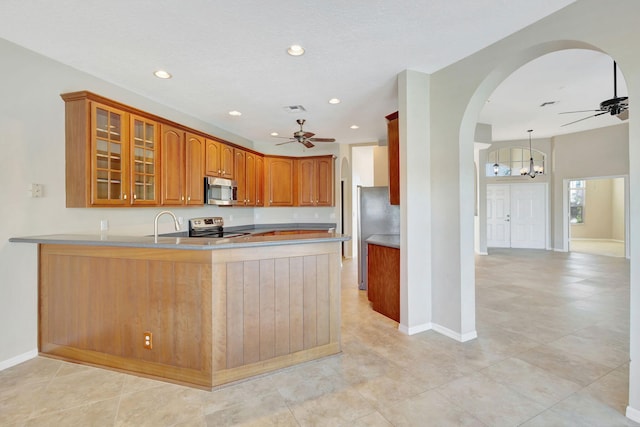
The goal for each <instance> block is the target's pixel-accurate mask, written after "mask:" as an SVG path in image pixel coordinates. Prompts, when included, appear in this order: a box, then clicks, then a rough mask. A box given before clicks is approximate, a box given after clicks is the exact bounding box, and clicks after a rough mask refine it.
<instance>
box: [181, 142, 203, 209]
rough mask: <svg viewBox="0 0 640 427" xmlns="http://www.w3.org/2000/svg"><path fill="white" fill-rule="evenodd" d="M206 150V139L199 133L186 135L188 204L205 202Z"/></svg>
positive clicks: (186, 189)
mask: <svg viewBox="0 0 640 427" xmlns="http://www.w3.org/2000/svg"><path fill="white" fill-rule="evenodd" d="M204 152H205V139H204V138H203V137H201V136H199V135H194V134H190V133H188V134H187V135H186V146H185V155H186V164H185V166H186V170H185V178H186V187H185V193H186V200H185V203H186V204H187V205H202V204H204Z"/></svg>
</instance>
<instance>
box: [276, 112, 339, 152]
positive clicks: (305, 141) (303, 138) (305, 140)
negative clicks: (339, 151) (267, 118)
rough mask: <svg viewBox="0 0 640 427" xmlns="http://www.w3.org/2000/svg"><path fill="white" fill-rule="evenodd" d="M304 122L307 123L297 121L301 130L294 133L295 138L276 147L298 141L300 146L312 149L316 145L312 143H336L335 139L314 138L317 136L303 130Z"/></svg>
mask: <svg viewBox="0 0 640 427" xmlns="http://www.w3.org/2000/svg"><path fill="white" fill-rule="evenodd" d="M304 122H305V120H304V119H298V120H296V123H298V124H299V125H300V130H299V131H296V132H294V133H293V137H291V138H289V141H285V142H281V143H280V144H276V145H282V144H288V143H290V142H296V141H297V142H299V143H300V144H302V145H304V146H305V147H307V148H311V147H315V145H314V144H312V142H335V141H336V140H335V139H334V138H313V135H315V133H311V132H305V131H304V130H303V129H302V125H304Z"/></svg>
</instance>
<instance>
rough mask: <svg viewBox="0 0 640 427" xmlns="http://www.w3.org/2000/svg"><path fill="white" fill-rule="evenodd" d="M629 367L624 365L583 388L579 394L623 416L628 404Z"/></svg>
mask: <svg viewBox="0 0 640 427" xmlns="http://www.w3.org/2000/svg"><path fill="white" fill-rule="evenodd" d="M628 385H629V365H628V364H627V365H624V366H621V367H619V368H618V369H615V370H613V371H611V372H610V373H608V374H607V375H605V376H603V377H601V378H599V379H598V380H597V381H595V382H593V383H591V384H589V385H588V386H587V387H585V388H583V389H582V390H581V391H580V393H581V394H585V395H587V396H589V397H591V398H593V399H595V400H598V401H599V402H602V403H604V404H606V405H608V406H610V407H611V408H614V409H615V410H617V411H618V412H619V413H621V414H624V413H625V411H626V409H627V404H628V403H629V387H628Z"/></svg>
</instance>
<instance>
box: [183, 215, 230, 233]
mask: <svg viewBox="0 0 640 427" xmlns="http://www.w3.org/2000/svg"><path fill="white" fill-rule="evenodd" d="M223 225H224V219H223V218H222V217H221V216H212V217H207V218H191V219H190V220H189V228H191V229H193V230H210V229H219V228H220V227H222V226H223Z"/></svg>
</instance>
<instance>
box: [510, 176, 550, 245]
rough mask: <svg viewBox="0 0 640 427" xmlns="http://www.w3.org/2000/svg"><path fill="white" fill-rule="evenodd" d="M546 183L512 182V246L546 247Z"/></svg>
mask: <svg viewBox="0 0 640 427" xmlns="http://www.w3.org/2000/svg"><path fill="white" fill-rule="evenodd" d="M545 206H546V204H545V185H544V184H511V247H512V248H530V249H544V248H545V243H546V239H545V234H546V233H545V231H546V216H545Z"/></svg>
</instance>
